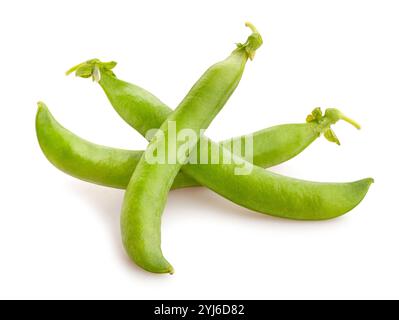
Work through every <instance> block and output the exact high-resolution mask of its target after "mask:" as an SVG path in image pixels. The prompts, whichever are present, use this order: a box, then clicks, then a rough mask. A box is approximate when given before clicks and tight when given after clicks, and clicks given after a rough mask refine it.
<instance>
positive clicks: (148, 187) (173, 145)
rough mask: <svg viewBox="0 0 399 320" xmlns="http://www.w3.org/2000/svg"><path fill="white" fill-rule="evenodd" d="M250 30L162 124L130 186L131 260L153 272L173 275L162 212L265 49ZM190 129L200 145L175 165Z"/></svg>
mask: <svg viewBox="0 0 399 320" xmlns="http://www.w3.org/2000/svg"><path fill="white" fill-rule="evenodd" d="M247 25H248V24H247ZM248 26H249V27H250V28H251V29H252V31H253V33H252V35H251V36H250V37H249V38H248V41H247V42H246V43H245V44H244V45H239V46H238V48H237V49H236V50H234V51H233V52H232V54H231V55H230V56H229V57H227V58H226V59H225V60H223V61H221V62H218V63H216V64H214V65H213V66H211V67H210V68H209V69H208V70H207V71H206V72H205V73H204V74H203V75H202V76H201V77H200V79H199V80H198V81H197V82H196V83H195V84H194V86H193V87H192V88H191V89H190V91H189V92H188V94H187V95H186V96H185V98H184V99H183V101H182V102H181V103H180V104H179V106H178V107H177V108H176V110H174V111H173V112H172V113H171V114H170V115H169V116H168V117H167V118H166V120H165V121H164V122H163V123H162V125H161V127H160V128H159V129H158V130H157V132H156V134H155V135H154V136H153V137H152V138H151V141H150V143H149V145H148V147H147V149H146V151H145V152H144V154H143V156H142V157H141V159H140V161H139V163H138V164H137V166H136V170H135V171H134V173H133V175H132V178H131V179H130V182H129V184H128V186H127V189H126V193H125V198H124V201H123V205H122V215H121V230H122V240H123V244H124V246H125V249H126V251H127V253H128V255H129V257H130V258H131V259H132V260H133V261H134V262H135V263H136V264H137V265H138V266H140V267H142V268H143V269H145V270H147V271H150V272H154V273H173V268H172V266H171V265H170V264H169V262H168V261H167V260H166V259H165V258H164V256H163V253H162V250H161V216H162V212H163V210H164V207H165V205H166V200H167V196H168V193H169V190H170V188H171V187H172V184H173V181H174V179H175V177H176V176H177V174H178V173H179V171H180V168H181V167H182V166H183V164H184V162H185V161H186V160H187V159H188V157H189V153H190V151H191V150H193V149H194V148H195V146H196V142H198V140H199V137H200V136H201V134H202V130H203V129H206V128H207V127H208V126H209V125H210V123H211V122H212V119H213V118H214V117H215V116H216V115H217V114H218V113H219V111H220V110H221V109H222V107H223V106H224V105H225V103H226V102H227V100H228V99H229V97H230V96H231V94H232V93H233V92H234V90H235V88H236V87H237V85H238V83H239V82H240V79H241V77H242V74H243V72H244V67H245V64H246V62H247V60H248V58H252V57H253V54H254V52H255V50H256V49H257V48H259V47H260V46H261V45H262V38H261V36H260V35H259V33H258V32H257V31H256V29H255V28H254V27H253V26H252V25H248ZM171 126H173V129H172V128H171ZM186 129H190V132H193V133H194V134H195V136H196V138H195V139H196V142H195V143H194V144H192V145H190V146H188V148H187V153H180V154H179V155H178V157H177V158H176V159H174V160H172V161H171V160H170V157H171V156H172V154H174V151H173V150H180V149H181V148H182V147H183V146H186V145H187V142H186V141H183V140H179V139H176V138H175V135H177V136H178V135H179V134H180V133H182V132H183V130H186ZM175 132H176V133H175ZM154 150H157V151H158V150H165V157H164V158H163V159H162V160H163V161H165V162H164V163H158V162H155V163H153V162H151V161H149V159H150V158H151V157H152V156H153V154H154Z"/></svg>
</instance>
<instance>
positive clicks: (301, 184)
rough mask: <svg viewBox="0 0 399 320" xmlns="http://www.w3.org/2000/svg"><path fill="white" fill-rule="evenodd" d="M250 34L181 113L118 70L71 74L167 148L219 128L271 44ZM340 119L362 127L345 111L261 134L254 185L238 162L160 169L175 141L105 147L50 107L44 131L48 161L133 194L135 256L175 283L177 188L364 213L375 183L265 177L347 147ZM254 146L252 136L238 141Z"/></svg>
mask: <svg viewBox="0 0 399 320" xmlns="http://www.w3.org/2000/svg"><path fill="white" fill-rule="evenodd" d="M249 26H250V27H251V29H252V31H253V33H252V34H251V36H250V37H249V38H248V40H247V42H246V43H244V44H239V45H238V46H237V49H236V50H234V51H233V53H232V54H231V55H230V56H229V57H228V58H227V59H225V60H223V61H221V62H219V63H217V64H215V65H213V66H212V67H210V68H209V69H208V70H207V71H206V72H205V73H204V75H203V76H202V77H201V78H200V79H199V80H198V81H197V83H196V84H195V85H194V86H193V88H192V89H191V90H190V92H189V93H188V94H187V96H186V97H185V98H184V99H183V101H182V102H181V104H180V105H179V106H178V108H177V109H176V110H175V111H172V110H171V109H170V108H168V107H167V106H166V105H165V104H163V103H162V102H161V101H160V100H159V99H158V98H156V97H155V96H153V95H152V94H151V93H149V92H148V91H146V90H144V89H142V88H140V87H138V86H135V85H133V84H129V83H127V82H125V81H122V80H119V79H118V78H117V77H116V75H115V74H114V73H113V71H112V70H113V69H114V67H115V66H116V63H115V62H109V63H103V62H101V61H99V60H97V59H93V60H89V61H87V62H84V63H82V64H80V65H78V66H76V67H74V68H72V69H71V70H69V72H68V73H72V72H75V73H76V75H77V76H80V77H83V78H90V77H91V78H93V79H94V80H95V81H96V82H98V83H99V84H100V86H101V87H102V88H103V90H104V92H105V93H106V95H107V97H108V99H109V100H110V102H111V104H112V106H113V107H114V109H115V110H116V111H117V112H118V113H119V115H120V116H121V117H122V118H123V119H124V120H125V121H126V122H127V123H128V124H130V125H131V126H132V127H133V128H135V129H136V130H137V131H138V132H140V133H141V134H142V135H143V136H146V133H147V132H148V131H149V130H151V129H154V128H160V131H158V132H161V133H162V137H163V138H165V136H166V137H167V136H168V127H167V123H168V122H169V121H174V122H176V124H177V126H178V130H183V129H184V128H190V129H192V130H194V131H195V132H196V133H198V137H200V129H205V128H206V127H207V126H209V124H210V122H211V121H212V119H213V118H214V117H215V116H216V115H217V113H218V112H219V111H220V109H221V108H222V107H223V106H224V104H225V103H226V102H227V100H228V98H229V97H230V95H231V94H232V92H233V91H234V89H235V88H236V86H237V85H238V83H239V81H240V79H241V76H242V73H243V71H244V66H245V63H246V61H247V60H248V59H252V58H253V57H254V54H255V51H256V49H258V48H259V46H260V45H261V44H262V39H261V37H260V34H259V33H258V32H257V30H256V29H255V28H254V27H253V26H252V25H250V24H249ZM340 119H342V120H345V121H347V122H349V123H351V124H353V125H354V126H355V127H359V126H358V124H357V123H356V122H354V121H352V120H351V119H349V118H347V117H345V116H344V115H343V114H342V113H341V112H340V111H339V110H337V109H327V110H326V111H325V114H324V115H322V112H321V110H320V109H319V108H316V109H315V110H314V111H313V112H312V113H311V114H310V115H309V116H308V117H307V121H306V123H302V124H287V125H281V126H276V127H272V128H269V129H265V130H262V131H258V132H255V133H254V135H253V139H254V153H253V156H254V157H253V164H254V166H253V167H252V171H251V173H250V174H248V175H236V174H235V172H236V169H237V166H238V164H240V165H242V164H243V163H245V161H247V160H246V159H243V158H241V156H240V155H237V154H234V153H233V154H232V155H231V157H232V160H233V161H232V162H231V163H228V164H225V163H223V161H222V160H223V159H222V158H220V159H219V160H220V161H219V162H218V164H209V165H205V164H192V163H190V162H189V163H188V164H186V165H181V164H179V163H173V164H172V163H166V164H150V163H148V162H147V161H145V155H146V152H149V150H153V148H154V147H157V146H162V144H163V143H164V141H165V139H161V135H160V134H158V135H155V136H154V137H152V138H150V139H149V140H150V144H149V147H148V148H147V150H146V151H128V150H120V149H113V148H108V147H103V146H99V145H95V144H93V143H90V142H88V141H85V140H83V139H81V138H79V137H78V136H76V135H74V134H73V133H72V132H70V131H68V130H67V129H65V128H63V127H62V126H61V125H60V124H58V122H57V121H56V120H55V119H54V118H53V117H52V115H51V114H50V112H49V111H48V109H47V107H46V106H45V105H44V104H43V103H40V104H39V110H38V114H37V118H36V129H37V136H38V139H39V143H40V145H41V148H42V150H43V152H44V153H45V155H46V156H47V158H48V159H49V160H50V161H51V162H52V163H53V164H54V165H55V166H56V167H58V168H60V169H61V170H63V171H65V172H67V173H69V174H71V175H73V176H75V177H78V178H80V179H83V180H87V181H91V182H94V183H98V184H102V185H107V186H111V187H118V188H126V189H127V191H126V195H125V200H124V204H123V209H122V218H121V228H122V239H123V243H124V246H125V249H126V251H127V253H128V255H129V256H130V257H131V258H132V259H133V260H134V261H135V262H136V263H137V264H138V265H139V266H141V267H142V268H144V269H145V270H148V271H151V272H156V273H172V272H173V268H172V266H171V265H170V264H169V262H168V261H167V260H166V259H165V258H164V257H163V254H162V250H161V215H162V211H163V209H164V206H165V203H166V199H167V194H168V191H169V190H170V189H171V188H181V187H187V186H198V185H203V186H206V187H208V188H209V189H211V190H213V191H215V192H217V193H218V194H220V195H222V196H223V197H225V198H227V199H229V200H231V201H233V202H235V203H237V204H239V205H241V206H243V207H246V208H249V209H252V210H254V211H258V212H260V213H265V214H269V215H274V216H277V217H283V218H289V219H298V220H323V219H331V218H335V217H338V216H340V215H342V214H344V213H346V212H348V211H350V210H351V209H353V208H354V207H355V206H356V205H357V204H359V203H360V202H361V200H362V199H363V198H364V196H365V194H366V193H367V190H368V188H369V186H370V184H371V183H372V182H373V180H372V179H371V178H368V179H363V180H359V181H355V182H349V183H319V182H310V181H303V180H298V179H292V178H289V177H285V176H282V175H278V174H275V173H272V172H270V171H267V170H265V169H264V168H263V167H270V166H272V165H275V164H278V163H281V162H284V161H286V160H288V159H290V158H292V157H294V156H295V155H297V154H299V153H300V152H301V151H303V150H304V149H305V148H306V147H307V146H309V145H310V144H311V143H312V142H313V141H314V140H316V138H317V137H319V136H320V135H321V134H324V136H325V137H326V138H327V139H328V140H329V141H332V142H335V143H337V144H339V140H338V138H337V137H336V135H335V133H334V132H333V131H332V129H331V127H330V126H331V125H332V124H335V123H336V122H337V121H338V120H340ZM199 139H200V141H199V142H198V143H197V145H196V146H193V148H197V152H196V153H194V154H196V155H199V154H203V153H206V154H210V153H211V152H212V150H215V149H216V150H219V155H220V157H222V155H223V154H224V153H225V152H226V150H225V146H224V143H220V144H218V143H215V142H212V141H211V140H210V139H208V138H206V137H200V138H199ZM244 139H245V136H244V137H238V138H235V139H233V141H234V140H235V141H241V140H244ZM179 146H181V145H177V146H176V148H178V147H179ZM191 151H192V150H191ZM227 152H230V151H227ZM187 157H189V154H188V155H187ZM248 164H249V163H248ZM250 165H252V164H250Z"/></svg>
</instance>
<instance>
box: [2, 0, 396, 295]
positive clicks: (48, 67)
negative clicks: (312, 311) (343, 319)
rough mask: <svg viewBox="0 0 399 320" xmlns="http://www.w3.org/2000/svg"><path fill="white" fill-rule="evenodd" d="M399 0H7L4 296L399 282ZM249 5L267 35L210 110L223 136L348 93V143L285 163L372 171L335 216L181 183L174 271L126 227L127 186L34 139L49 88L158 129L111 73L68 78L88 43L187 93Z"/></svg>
mask: <svg viewBox="0 0 399 320" xmlns="http://www.w3.org/2000/svg"><path fill="white" fill-rule="evenodd" d="M398 16H399V7H398V5H397V1H364V0H363V1H347V0H346V1H337V0H336V1H281V0H280V1H264V0H262V1H232V0H225V1H204V0H203V1H170V0H169V1H115V0H114V1H99V0H96V1H71V0H69V1H62V2H61V1H43V0H37V1H17V0H14V1H2V2H0V30H1V35H0V63H1V77H0V94H1V96H0V97H1V113H0V114H1V125H0V137H1V138H0V139H1V150H2V151H1V158H0V161H1V166H0V170H1V185H0V186H1V187H0V188H1V201H0V298H128V299H130V298H131V299H151V298H152V299H158V298H159V299H174V298H199V299H205V298H206V299H213V298H225V299H230V298H238V299H241V298H248V299H268V298H272V299H277V298H289V299H293V298H304V299H310V298H316V299H317V298H321V299H325V298H344V299H346V298H399V288H398V285H399V275H398V270H399V256H398V244H399V231H398V230H399V212H398V205H397V203H398V200H397V199H398V192H399V190H398V179H399V175H398V160H399V159H398V155H397V145H398V129H397V122H398V117H399V111H398V109H399V42H398V39H399V19H398ZM246 20H249V21H251V22H253V23H254V24H255V25H256V26H257V27H258V29H259V30H260V31H261V33H262V35H263V37H264V40H265V41H264V46H263V47H262V48H261V49H260V50H259V51H258V53H257V56H256V58H255V60H254V61H253V62H251V63H248V65H247V69H246V72H245V74H244V77H243V79H242V82H241V84H240V86H239V88H238V89H237V91H236V93H235V94H234V95H233V97H232V98H231V100H230V101H229V103H228V104H227V105H226V107H225V108H224V109H223V111H222V112H221V113H220V115H219V116H218V117H217V118H216V119H215V121H214V122H213V123H212V126H211V127H210V128H209V130H208V131H207V135H208V136H209V137H211V138H213V139H215V140H220V139H224V138H228V137H230V136H235V135H239V134H244V133H249V132H252V131H254V130H258V129H262V128H264V127H268V126H271V125H275V124H280V123H290V122H302V121H304V119H305V117H306V115H307V114H308V113H309V112H310V111H311V110H312V109H313V108H314V107H316V106H320V107H322V108H325V107H331V106H332V107H337V108H339V109H341V110H342V111H344V112H345V113H346V114H347V115H348V116H350V117H353V118H355V119H356V120H357V121H358V122H360V123H361V124H362V126H363V128H362V130H361V131H356V130H355V129H353V128H352V127H350V126H349V125H347V124H344V123H339V124H338V125H337V126H335V131H336V133H337V135H338V136H339V137H340V139H341V142H342V146H341V147H338V146H335V145H333V144H331V143H328V142H327V141H326V140H324V139H319V140H318V141H317V142H315V143H314V144H313V145H312V146H311V147H310V148H309V149H307V150H306V151H305V152H303V153H302V154H301V155H300V156H298V157H297V158H295V159H294V160H292V161H290V162H288V163H286V164H283V165H281V166H279V167H277V168H273V170H275V171H277V172H280V173H283V174H286V175H290V176H294V177H298V178H304V179H311V180H318V181H350V180H356V179H360V178H364V177H368V176H372V177H374V178H375V180H376V183H375V184H374V185H373V186H372V187H371V189H370V192H369V194H368V195H367V197H366V198H365V200H364V201H363V202H362V203H361V205H360V206H358V207H357V208H356V209H355V210H353V211H352V212H350V213H349V214H347V215H346V216H344V217H342V218H340V219H337V220H334V221H327V222H313V223H309V222H292V221H286V220H282V219H276V218H270V217H268V216H264V215H260V214H256V213H252V212H250V211H249V210H246V209H243V208H240V207H238V206H236V205H234V204H232V203H230V202H228V201H226V200H224V199H222V198H220V197H219V196H217V195H215V194H214V193H212V192H210V191H208V190H205V189H202V188H201V189H200V188H196V189H188V190H180V191H173V192H171V193H170V197H169V201H168V205H167V208H166V210H165V213H164V219H163V249H164V253H165V255H166V256H167V257H168V259H169V260H170V261H171V262H172V263H173V265H174V267H175V269H176V273H175V275H173V276H169V275H153V274H149V273H145V272H143V271H141V270H139V269H138V268H137V267H135V266H134V265H133V264H132V263H131V262H130V261H129V260H128V259H127V257H126V255H125V253H124V251H123V249H122V246H121V241H120V233H119V212H120V208H121V202H122V197H123V191H121V190H113V189H109V188H105V187H99V186H96V185H91V184H89V183H85V182H81V181H78V180H76V179H74V178H71V177H69V176H67V175H65V174H63V173H62V172H60V171H58V170H57V169H55V168H54V167H53V166H52V165H51V164H50V163H49V162H48V161H47V160H46V159H45V158H44V156H43V155H42V153H41V151H40V149H39V146H38V143H37V141H36V136H35V130H34V118H35V113H36V102H37V101H38V100H43V101H45V102H46V103H47V104H48V106H49V108H50V110H51V111H52V113H53V114H54V116H55V117H56V118H57V119H58V120H59V121H60V122H61V123H62V124H63V125H64V126H66V127H67V128H69V129H70V130H72V131H74V132H75V133H77V134H78V135H80V136H82V137H84V138H86V139H89V140H91V141H93V142H97V143H100V144H104V145H110V146H115V147H125V148H131V149H142V148H145V146H146V142H145V140H144V139H143V138H141V137H140V136H139V135H138V134H137V133H136V132H134V131H133V130H132V129H131V128H130V127H128V126H127V125H126V124H125V123H124V122H123V121H122V120H121V119H120V118H119V117H118V116H117V114H116V113H115V112H114V110H113V109H112V108H111V107H110V105H109V103H108V101H107V99H106V98H105V96H104V94H103V93H102V91H101V90H100V88H99V86H97V85H96V84H93V83H91V82H90V81H88V80H83V79H76V78H74V77H69V78H67V77H65V76H64V72H65V71H66V70H67V69H68V68H69V67H71V66H72V65H74V64H76V63H79V62H82V61H84V60H86V59H90V58H95V57H97V58H100V59H103V60H116V61H118V62H119V65H118V66H117V68H116V69H115V72H116V73H117V75H118V76H119V77H120V78H121V79H125V80H128V81H130V82H133V83H136V84H138V85H140V86H142V87H144V88H146V89H148V90H150V91H151V92H153V93H154V94H156V95H157V96H158V97H160V98H161V99H162V100H163V101H164V102H165V103H167V104H168V105H169V106H171V107H174V106H176V105H177V104H178V103H179V101H180V100H181V99H182V98H183V97H184V95H185V93H186V92H187V91H188V90H189V88H190V87H191V85H192V84H193V83H194V81H195V80H196V79H197V78H198V77H199V76H200V75H201V73H202V72H203V71H204V70H205V69H206V68H207V67H208V66H210V65H211V64H212V63H214V62H216V61H218V60H220V59H223V58H224V57H226V56H227V55H228V54H229V53H230V51H231V50H232V49H233V48H234V43H235V42H239V41H244V40H245V38H246V37H247V35H248V32H249V31H248V30H247V29H246V28H245V27H244V22H245V21H246Z"/></svg>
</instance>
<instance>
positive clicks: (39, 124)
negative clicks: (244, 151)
mask: <svg viewBox="0 0 399 320" xmlns="http://www.w3.org/2000/svg"><path fill="white" fill-rule="evenodd" d="M330 122H331V121H330V120H329V121H324V122H323V123H315V122H307V123H297V124H283V125H278V126H274V127H271V128H267V129H263V130H260V131H257V132H254V133H252V134H250V136H251V137H252V139H253V163H254V164H255V165H258V166H260V167H264V168H268V167H271V166H274V165H277V164H280V163H282V162H285V161H287V160H289V159H291V158H293V157H294V156H296V155H297V154H299V153H300V152H302V151H303V150H304V149H305V148H307V147H308V146H309V145H310V144H311V143H312V142H313V141H314V140H316V139H317V137H319V136H320V132H322V131H323V130H324V129H323V128H329V126H330V124H331V123H330ZM36 135H37V139H38V141H39V144H40V147H41V149H42V151H43V154H44V155H45V156H46V157H47V159H48V160H49V161H50V162H51V163H52V164H53V165H54V166H55V167H57V168H58V169H60V170H61V171H63V172H65V173H67V174H69V175H71V176H73V177H75V178H78V179H81V180H84V181H88V182H91V183H95V184H99V185H103V186H107V187H112V188H119V189H126V187H127V185H128V183H129V180H130V178H131V176H132V174H133V172H134V170H135V168H136V166H137V163H138V162H139V160H140V158H141V156H142V155H143V152H144V151H141V150H140V151H134V150H124V149H117V148H111V147H106V146H102V145H98V144H95V143H92V142H89V141H87V140H85V139H83V138H80V137H79V136H77V135H76V134H74V133H72V132H71V131H69V130H67V129H65V128H64V127H63V126H62V125H61V124H60V123H58V122H57V120H56V119H55V118H54V117H53V115H52V114H51V113H50V111H49V109H48V108H47V106H46V105H45V104H44V103H43V102H39V103H38V110H37V115H36ZM247 140H248V137H247V136H241V137H237V138H234V139H231V140H230V139H229V140H228V141H223V142H221V144H222V145H225V144H226V143H227V142H232V143H233V144H234V143H236V141H239V142H240V143H241V144H242V145H244V143H245V141H247ZM232 151H233V152H235V150H234V149H233V150H232ZM197 154H199V153H197ZM195 186H201V185H200V184H199V183H198V182H197V181H196V180H194V179H193V178H191V177H190V176H188V175H186V174H184V173H182V172H179V174H178V175H177V176H176V178H175V181H174V182H173V185H172V189H179V188H185V187H195Z"/></svg>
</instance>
